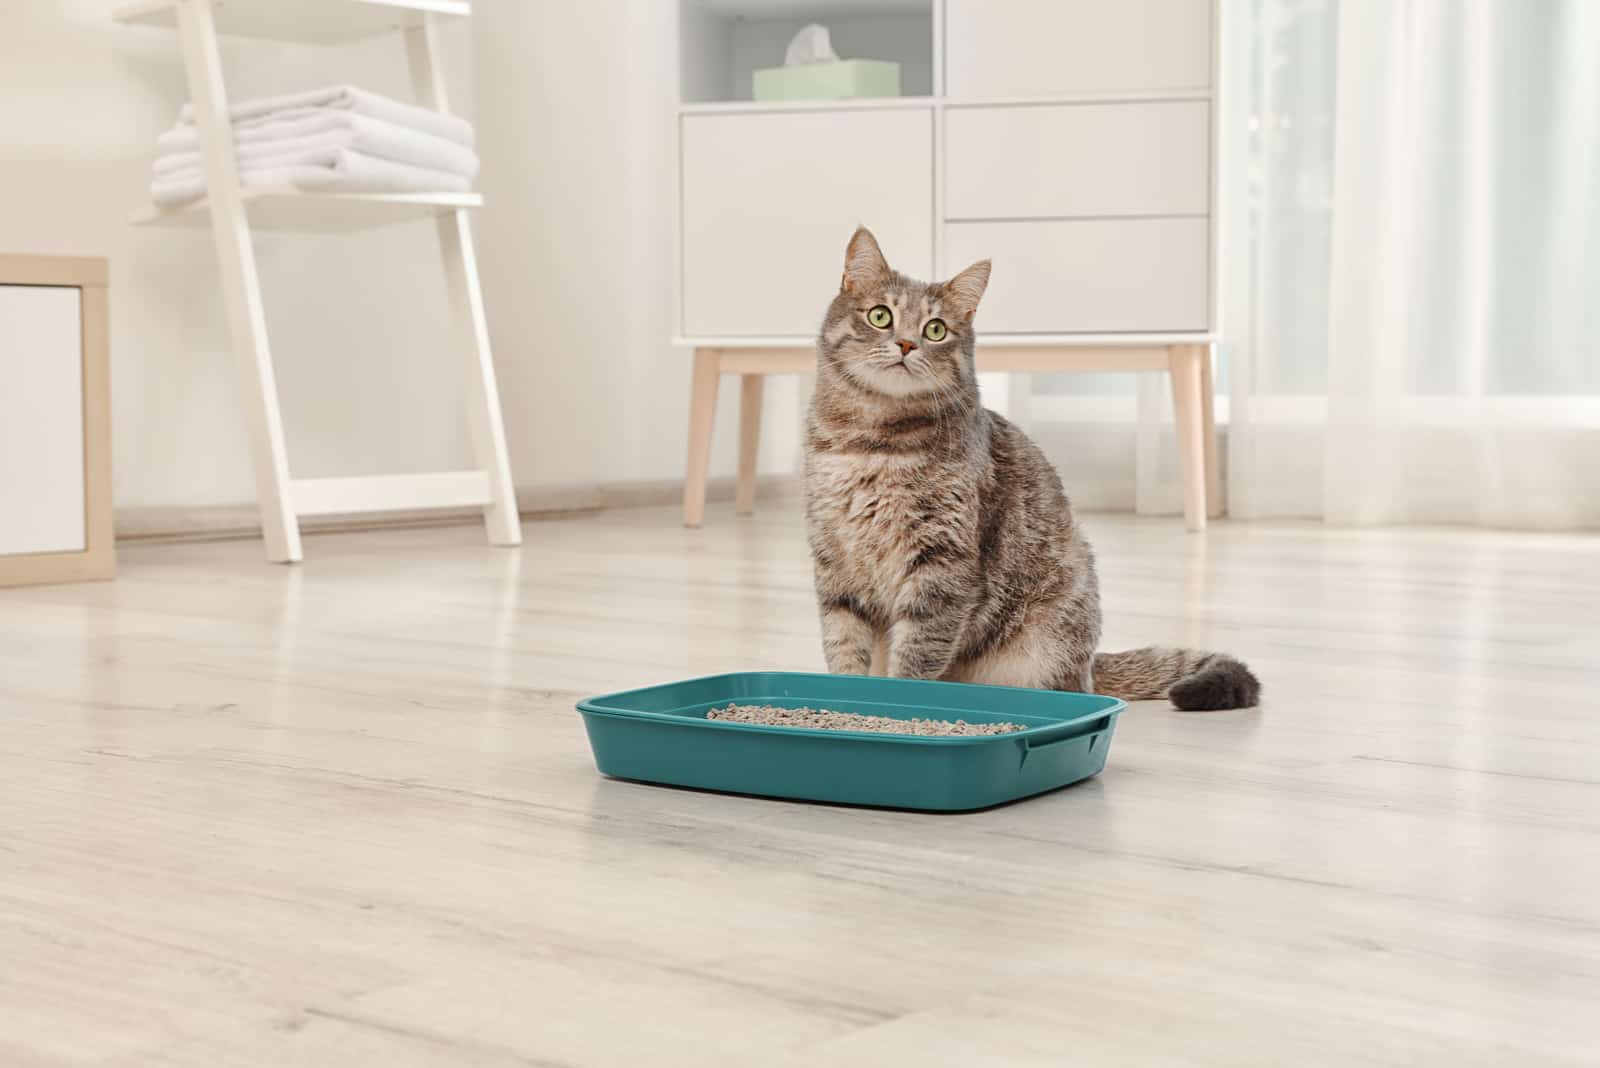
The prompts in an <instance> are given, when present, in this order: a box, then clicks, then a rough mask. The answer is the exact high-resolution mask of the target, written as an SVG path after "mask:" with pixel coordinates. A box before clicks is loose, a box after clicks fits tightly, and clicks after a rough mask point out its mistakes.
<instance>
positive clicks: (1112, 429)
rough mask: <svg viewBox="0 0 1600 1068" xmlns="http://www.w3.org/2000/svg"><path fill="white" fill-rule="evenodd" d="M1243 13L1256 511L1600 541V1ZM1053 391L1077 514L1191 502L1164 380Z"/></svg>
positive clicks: (1229, 361)
mask: <svg viewBox="0 0 1600 1068" xmlns="http://www.w3.org/2000/svg"><path fill="white" fill-rule="evenodd" d="M1222 9H1223V33H1224V47H1223V55H1224V69H1223V71H1222V82H1223V86H1222V87H1223V94H1224V95H1223V104H1222V112H1223V114H1222V115H1221V120H1222V130H1223V141H1224V149H1223V186H1222V190H1221V194H1222V200H1223V207H1224V215H1223V221H1224V226H1225V227H1226V231H1225V233H1224V235H1223V238H1224V240H1223V277H1222V282H1223V302H1224V315H1223V320H1224V321H1223V329H1224V342H1223V345H1222V347H1221V349H1222V351H1221V356H1222V361H1221V370H1222V375H1223V379H1222V383H1220V384H1219V389H1220V390H1222V392H1223V393H1224V398H1223V400H1224V403H1222V405H1221V415H1222V419H1223V422H1224V424H1225V428H1226V430H1225V433H1226V451H1225V458H1226V472H1227V482H1228V487H1227V492H1228V501H1229V507H1230V511H1231V512H1232V514H1233V515H1235V516H1242V517H1269V516H1306V517H1318V518H1324V519H1327V520H1328V521H1330V522H1337V523H1388V522H1439V523H1476V524H1484V525H1496V526H1513V527H1545V528H1563V527H1596V526H1600V492H1597V490H1600V0H1224V3H1223V5H1222ZM1030 396H1031V397H1032V398H1033V399H1034V400H1035V402H1036V403H1035V406H1034V407H1035V408H1036V409H1037V410H1036V411H1032V412H1027V411H1025V413H1024V414H1025V415H1032V418H1030V419H1029V423H1030V425H1031V428H1032V429H1033V431H1034V433H1035V434H1036V436H1038V437H1039V438H1040V439H1041V441H1043V442H1044V443H1045V445H1046V447H1047V448H1048V449H1050V451H1051V452H1052V454H1053V456H1054V458H1055V459H1056V460H1057V461H1058V463H1059V464H1060V466H1061V467H1062V469H1063V472H1064V474H1065V475H1066V479H1067V482H1068V484H1069V490H1071V491H1072V492H1073V493H1074V496H1075V498H1081V499H1083V500H1084V501H1085V503H1087V504H1089V505H1091V506H1093V505H1095V504H1099V505H1103V506H1113V507H1114V506H1127V505H1129V504H1132V505H1135V506H1137V507H1138V508H1139V509H1140V510H1141V511H1148V512H1164V513H1171V512H1175V511H1176V510H1177V505H1178V497H1177V490H1176V485H1175V480H1174V477H1173V474H1172V472H1173V462H1172V456H1171V453H1172V445H1171V437H1170V428H1169V426H1168V423H1169V421H1170V415H1168V414H1167V408H1168V405H1167V403H1166V399H1165V397H1164V396H1163V393H1162V387H1161V383H1160V382H1158V381H1154V380H1153V381H1151V382H1149V383H1145V384H1143V385H1141V386H1139V387H1138V391H1137V392H1134V390H1133V387H1131V386H1127V385H1123V386H1121V387H1118V386H1116V385H1113V384H1102V383H1097V382H1075V381H1074V380H1072V379H1070V378H1061V379H1055V380H1049V379H1041V380H1036V381H1035V383H1034V387H1033V389H1032V390H1031V391H1030ZM1074 404H1076V405H1077V407H1076V408H1074V407H1073V405H1074ZM1090 409H1098V410H1100V411H1101V413H1102V415H1101V419H1102V426H1101V427H1099V428H1098V429H1100V430H1101V431H1102V433H1100V434H1098V435H1094V434H1092V433H1090V432H1089V428H1086V427H1084V426H1082V425H1078V426H1074V425H1073V422H1072V420H1073V418H1074V417H1075V416H1080V417H1081V416H1082V414H1083V413H1084V412H1085V411H1087V410H1090ZM1119 418H1120V419H1124V420H1132V421H1133V422H1132V423H1130V422H1123V423H1121V424H1120V426H1116V425H1113V424H1114V423H1115V422H1116V420H1117V419H1119ZM1134 425H1136V426H1137V431H1136V432H1134V431H1133V430H1132V426H1134ZM1090 440H1096V441H1097V442H1098V443H1099V444H1098V451H1091V452H1089V453H1087V454H1085V453H1083V452H1081V451H1080V450H1082V448H1083V447H1084V445H1085V443H1086V442H1088V441H1090Z"/></svg>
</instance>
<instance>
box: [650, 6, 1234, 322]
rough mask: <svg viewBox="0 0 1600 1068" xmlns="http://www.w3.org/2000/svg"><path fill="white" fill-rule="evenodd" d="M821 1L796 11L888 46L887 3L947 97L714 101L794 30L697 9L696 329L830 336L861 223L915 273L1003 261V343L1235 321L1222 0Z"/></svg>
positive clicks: (686, 137) (684, 274)
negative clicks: (1216, 63)
mask: <svg viewBox="0 0 1600 1068" xmlns="http://www.w3.org/2000/svg"><path fill="white" fill-rule="evenodd" d="M813 2H814V4H815V10H812V9H811V8H810V7H807V0H799V2H797V3H795V4H789V5H785V9H786V10H788V9H789V8H793V9H794V10H793V12H792V14H793V17H794V19H796V20H800V19H802V18H813V17H814V18H815V19H816V20H817V21H820V22H823V23H825V24H827V23H830V22H833V23H836V24H837V26H838V27H839V28H841V30H844V29H850V28H852V27H853V28H854V29H853V31H852V32H856V33H857V34H858V36H857V37H855V38H853V40H855V41H857V44H858V48H861V47H867V48H875V47H877V46H876V45H874V44H873V42H874V41H879V42H880V43H881V39H880V38H874V37H871V36H868V35H866V34H865V30H866V26H867V22H868V21H870V19H869V18H868V16H873V17H876V16H878V15H881V16H882V17H883V18H885V19H888V20H890V23H891V24H892V26H891V28H892V29H893V33H892V35H891V36H892V37H893V38H894V40H895V41H898V42H901V43H902V44H904V43H905V42H910V41H922V40H926V41H928V42H929V43H928V44H927V45H926V46H924V47H926V48H927V50H928V52H929V53H930V54H929V57H928V58H929V59H930V61H931V60H939V62H933V63H932V68H931V69H932V71H933V72H934V73H933V74H932V75H931V76H930V84H931V86H932V94H931V95H930V96H927V97H923V98H917V99H914V100H912V99H901V100H884V101H833V102H830V101H816V102H804V103H791V104H759V103H752V102H749V101H743V100H737V99H733V98H731V97H729V96H722V97H717V98H716V99H714V100H712V101H710V102H706V95H707V94H708V93H713V92H716V91H720V92H724V93H730V94H731V93H734V92H736V91H742V90H740V89H739V87H740V86H742V84H743V82H742V79H743V73H739V75H738V76H737V77H732V76H730V75H729V72H730V71H736V72H745V68H746V67H749V66H752V65H754V66H759V65H761V64H762V63H776V62H780V61H781V49H779V47H778V45H779V44H781V39H782V37H783V36H784V35H783V34H779V33H777V32H776V31H775V30H774V31H772V32H765V31H764V32H763V33H761V34H755V33H754V32H753V31H752V30H751V29H750V27H749V26H746V25H745V23H744V22H743V21H741V20H740V17H741V16H743V17H744V18H745V20H747V21H748V20H755V19H757V18H759V17H760V12H761V11H762V10H764V3H763V2H762V0H717V3H716V4H711V3H709V2H708V0H683V7H681V8H680V10H681V11H683V12H684V13H685V21H684V22H683V24H682V25H680V30H681V31H682V32H683V34H684V35H685V36H684V45H683V49H682V52H681V56H680V58H681V60H682V62H683V63H684V64H685V68H684V70H683V72H682V74H683V77H682V79H681V84H682V86H683V91H684V93H685V95H686V96H687V97H688V99H689V101H692V102H686V103H683V104H682V105H680V108H679V114H678V123H679V148H680V161H679V162H680V171H679V177H680V182H681V186H680V196H681V211H682V215H681V219H680V235H681V240H682V247H681V249H680V269H681V276H680V283H681V308H680V311H681V316H680V320H679V324H678V325H679V328H680V329H679V332H680V335H681V336H682V337H683V338H686V339H688V340H690V341H701V342H704V343H705V344H706V345H707V346H714V345H716V344H717V343H718V342H719V341H726V340H727V339H730V338H735V339H743V340H750V339H764V340H765V341H766V342H770V343H772V344H778V343H800V342H809V340H810V339H811V338H813V337H814V336H815V333H816V329H817V326H818V320H819V318H820V316H821V314H822V310H823V308H824V306H825V305H826V303H827V301H828V300H829V299H830V298H831V297H832V295H833V294H834V292H835V288H836V286H837V284H838V277H839V271H840V266H841V258H842V255H843V249H844V245H845V242H846V240H847V238H848V237H849V234H850V232H851V230H853V229H854V228H855V226H856V225H857V224H865V225H867V226H869V227H871V228H872V230H873V231H874V232H875V233H876V234H877V236H878V238H879V241H880V242H881V244H882V245H883V247H884V250H885V252H886V253H887V254H888V256H889V260H890V262H891V263H893V264H894V265H895V266H896V267H897V268H899V269H900V270H902V271H904V272H906V273H907V274H911V275H915V276H919V277H923V278H929V279H933V278H942V277H948V276H949V275H951V274H953V273H954V272H956V271H958V270H960V269H961V268H962V267H965V266H966V265H967V264H968V263H970V262H972V261H973V260H976V259H983V258H988V259H992V260H993V261H994V275H993V280H992V282H991V285H990V290H989V293H988V294H987V295H986V297H985V299H984V302H983V306H982V309H981V311H980V312H979V317H978V327H979V330H980V332H981V333H982V335H983V336H985V337H989V338H994V339H995V340H997V341H998V340H1002V339H1003V337H1004V335H1007V334H1043V335H1051V336H1059V337H1060V338H1061V340H1063V341H1064V342H1070V341H1072V340H1074V339H1075V338H1078V337H1082V336H1084V335H1108V334H1121V335H1141V336H1142V335H1146V334H1176V335H1183V336H1184V337H1186V338H1190V339H1193V338H1196V337H1197V336H1204V335H1209V334H1210V333H1211V332H1212V331H1213V329H1214V327H1215V323H1214V310H1213V309H1214V306H1215V296H1214V291H1215V286H1214V281H1213V279H1214V276H1215V273H1216V272H1215V270H1214V267H1213V261H1214V258H1215V255H1216V250H1215V241H1214V235H1215V234H1216V233H1217V227H1216V226H1215V225H1213V223H1214V220H1213V214H1214V208H1213V197H1214V186H1215V183H1214V181H1213V173H1214V169H1215V155H1216V148H1215V146H1216V121H1215V117H1216V114H1217V109H1216V93H1215V90H1214V85H1213V81H1214V79H1213V71H1212V63H1213V55H1214V53H1215V48H1216V44H1215V30H1216V26H1215V24H1216V14H1215V7H1214V0H928V4H927V6H926V7H921V6H918V5H917V4H914V3H909V2H906V0H850V2H848V3H845V4H842V5H840V4H834V3H832V0H828V2H827V3H824V2H823V0H813ZM874 4H876V5H877V7H874ZM741 5H743V6H741ZM836 8H837V9H838V10H837V11H836V10H835V9H836ZM878 8H882V10H881V11H879V10H878ZM845 9H848V11H849V14H848V15H847V14H845V13H844V11H845ZM708 27H709V29H708ZM785 32H787V29H786V30H785ZM730 42H731V43H730ZM933 42H940V43H941V44H942V50H941V51H940V54H939V56H937V57H935V56H933V55H932V54H931V53H932V52H933V50H934V48H935V47H936V46H935V45H934V44H933ZM758 45H759V47H757V46H758ZM902 51H903V50H902ZM856 54H867V55H877V54H880V53H879V52H876V51H869V52H859V51H858V52H857V53H856ZM882 54H884V55H889V54H890V53H888V52H884V53H882ZM711 55H722V56H724V58H723V59H721V60H717V61H714V62H709V61H708V60H707V59H706V57H707V56H711ZM894 55H895V56H896V57H897V58H899V59H900V60H902V61H905V60H906V59H907V57H906V56H905V55H903V54H901V53H894ZM763 57H764V58H763ZM719 64H720V65H719ZM702 67H704V69H703V70H702ZM697 72H698V73H697ZM710 74H715V75H716V77H710V76H708V75H710ZM919 84H920V83H919ZM715 86H723V89H722V90H715V88H714V87H715ZM1037 340H1038V339H1029V342H1030V343H1033V342H1035V341H1037Z"/></svg>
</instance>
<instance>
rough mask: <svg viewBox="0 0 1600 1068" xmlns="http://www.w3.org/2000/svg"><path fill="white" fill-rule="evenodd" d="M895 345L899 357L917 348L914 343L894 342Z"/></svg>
mask: <svg viewBox="0 0 1600 1068" xmlns="http://www.w3.org/2000/svg"><path fill="white" fill-rule="evenodd" d="M895 344H896V345H899V346H900V355H902V356H904V355H905V354H906V353H908V352H910V351H911V350H912V349H914V348H916V347H917V343H916V342H915V341H896V342H895Z"/></svg>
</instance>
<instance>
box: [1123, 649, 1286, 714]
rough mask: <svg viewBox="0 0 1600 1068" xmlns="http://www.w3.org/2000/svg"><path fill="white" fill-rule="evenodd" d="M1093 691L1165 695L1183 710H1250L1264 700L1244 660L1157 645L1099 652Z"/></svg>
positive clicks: (1131, 696) (1134, 696)
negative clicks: (1116, 651)
mask: <svg viewBox="0 0 1600 1068" xmlns="http://www.w3.org/2000/svg"><path fill="white" fill-rule="evenodd" d="M1094 692H1095V693H1099V694H1105V695H1106V696H1107V697H1120V698H1122V699H1123V700H1124V701H1153V700H1158V699H1160V698H1162V697H1167V698H1171V700H1172V703H1173V704H1174V705H1177V706H1178V707H1179V708H1181V709H1184V710H1185V711H1201V710H1209V709H1218V708H1249V707H1250V706H1251V705H1254V704H1259V703H1260V701H1261V683H1260V681H1259V680H1257V679H1256V677H1255V675H1254V674H1252V673H1251V671H1250V669H1249V668H1247V667H1245V666H1244V664H1243V663H1242V662H1241V661H1238V660H1235V659H1234V658H1233V657H1231V656H1227V655H1226V654H1223V653H1203V652H1200V651H1199V650H1197V649H1163V648H1161V647H1159V646H1154V645H1151V646H1146V647H1145V648H1143V649H1129V650H1128V651H1127V652H1123V653H1096V654H1095V658H1094Z"/></svg>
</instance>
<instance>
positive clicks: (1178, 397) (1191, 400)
mask: <svg viewBox="0 0 1600 1068" xmlns="http://www.w3.org/2000/svg"><path fill="white" fill-rule="evenodd" d="M1203 351H1204V350H1203V349H1201V348H1200V347H1199V346H1197V345H1173V346H1172V347H1171V348H1169V349H1168V350H1167V360H1168V369H1169V372H1170V373H1171V375H1172V408H1173V412H1174V414H1175V415H1176V417H1177V429H1178V475H1179V477H1180V479H1181V480H1182V482H1183V522H1184V525H1185V526H1186V527H1188V528H1189V529H1190V530H1204V529H1205V528H1206V457H1205V430H1204V426H1203V423H1204V417H1203V415H1202V412H1201V409H1202V408H1204V407H1205V404H1204V402H1203V401H1202V399H1201V396H1200V383H1201V371H1200V362H1201V361H1200V354H1201V353H1202V352H1203Z"/></svg>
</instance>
